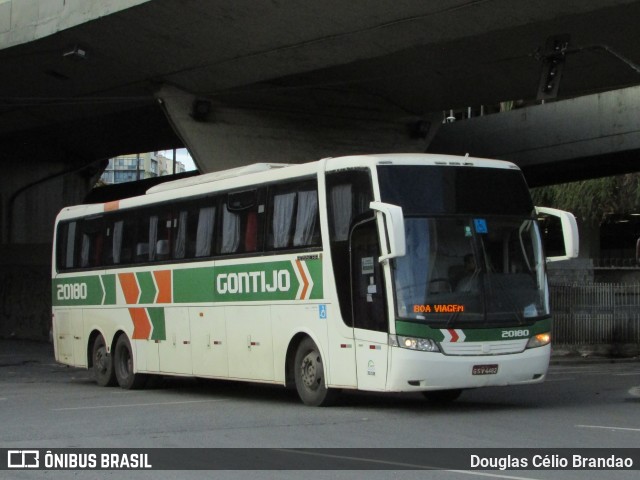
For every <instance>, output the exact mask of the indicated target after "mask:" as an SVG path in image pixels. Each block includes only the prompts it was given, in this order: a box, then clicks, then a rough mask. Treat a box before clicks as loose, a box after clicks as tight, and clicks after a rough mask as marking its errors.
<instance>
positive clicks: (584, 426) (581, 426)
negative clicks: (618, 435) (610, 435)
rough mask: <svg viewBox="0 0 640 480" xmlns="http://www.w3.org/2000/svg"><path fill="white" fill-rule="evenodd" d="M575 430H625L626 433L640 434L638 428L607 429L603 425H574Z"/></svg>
mask: <svg viewBox="0 0 640 480" xmlns="http://www.w3.org/2000/svg"><path fill="white" fill-rule="evenodd" d="M576 428H599V429H602V430H626V431H628V432H640V428H627V427H607V426H605V425H576Z"/></svg>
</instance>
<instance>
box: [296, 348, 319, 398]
mask: <svg viewBox="0 0 640 480" xmlns="http://www.w3.org/2000/svg"><path fill="white" fill-rule="evenodd" d="M319 367H320V368H319ZM321 368H322V367H321V366H320V360H319V358H318V354H317V353H316V352H309V353H308V354H307V355H305V357H304V358H303V359H302V365H301V369H300V370H301V371H300V373H301V377H302V383H303V384H304V386H305V387H307V388H309V389H311V390H315V389H316V388H318V385H319V384H320V382H321V380H322V378H321V377H320V375H319V373H320V372H321Z"/></svg>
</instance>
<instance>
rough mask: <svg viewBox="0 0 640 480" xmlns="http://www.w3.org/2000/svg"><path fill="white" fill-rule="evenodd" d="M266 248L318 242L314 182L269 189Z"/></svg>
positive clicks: (318, 230)
mask: <svg viewBox="0 0 640 480" xmlns="http://www.w3.org/2000/svg"><path fill="white" fill-rule="evenodd" d="M269 209H270V215H269V220H268V224H269V225H268V240H267V248H269V249H275V250H279V249H283V248H292V247H293V248H300V247H311V246H316V245H318V244H319V243H320V225H319V217H318V191H317V187H316V183H315V181H304V182H296V183H291V184H285V185H278V186H275V187H272V188H271V191H270V200H269Z"/></svg>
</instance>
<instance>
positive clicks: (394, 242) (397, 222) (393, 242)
mask: <svg viewBox="0 0 640 480" xmlns="http://www.w3.org/2000/svg"><path fill="white" fill-rule="evenodd" d="M369 207H370V208H371V209H372V210H375V211H376V212H380V213H381V214H382V215H383V216H384V219H385V224H386V231H387V240H388V242H389V253H386V254H383V255H380V258H378V261H379V262H380V263H383V262H386V261H387V260H390V259H392V258H396V257H402V256H404V255H405V254H406V253H407V246H406V242H405V237H404V216H403V214H402V208H401V207H399V206H397V205H391V204H390V203H383V202H371V203H370V204H369Z"/></svg>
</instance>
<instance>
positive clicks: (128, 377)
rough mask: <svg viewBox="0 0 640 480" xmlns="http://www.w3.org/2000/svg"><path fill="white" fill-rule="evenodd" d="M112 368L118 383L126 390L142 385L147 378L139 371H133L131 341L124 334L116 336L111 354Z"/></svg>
mask: <svg viewBox="0 0 640 480" xmlns="http://www.w3.org/2000/svg"><path fill="white" fill-rule="evenodd" d="M113 369H114V370H115V374H116V379H117V380H118V385H120V386H121V387H122V388H124V389H126V390H134V389H136V388H141V387H142V386H144V384H145V382H146V380H147V378H146V376H145V375H143V374H140V373H133V351H132V350H131V342H129V339H128V338H127V336H126V335H125V334H122V335H120V337H118V341H117V342H116V348H115V351H114V354H113Z"/></svg>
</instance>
